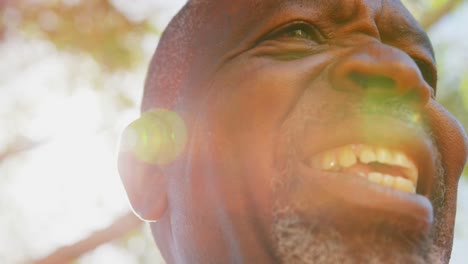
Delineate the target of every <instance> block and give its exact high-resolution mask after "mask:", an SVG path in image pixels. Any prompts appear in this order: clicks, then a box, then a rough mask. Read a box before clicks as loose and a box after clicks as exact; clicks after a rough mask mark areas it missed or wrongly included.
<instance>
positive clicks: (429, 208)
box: [119, 0, 467, 263]
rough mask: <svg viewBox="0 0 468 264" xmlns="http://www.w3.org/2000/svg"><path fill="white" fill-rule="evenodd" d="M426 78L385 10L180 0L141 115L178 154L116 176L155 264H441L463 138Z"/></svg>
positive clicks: (422, 40) (415, 29) (131, 164)
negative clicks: (156, 123)
mask: <svg viewBox="0 0 468 264" xmlns="http://www.w3.org/2000/svg"><path fill="white" fill-rule="evenodd" d="M436 82H437V76H436V66H435V62H434V54H433V50H432V47H431V44H430V42H429V39H428V37H427V35H426V34H425V33H424V31H423V30H422V29H421V27H420V26H419V25H418V24H417V22H416V21H415V20H414V19H413V17H412V16H411V15H410V14H409V12H408V11H407V10H406V9H405V8H404V7H403V5H402V4H401V3H400V1H397V0H353V1H350V0H327V1H325V0H323V1H322V0H308V1H305V0H281V1H280V0H236V1H231V0H212V1H206V0H198V1H197V0H193V1H189V2H188V3H187V4H186V6H185V7H184V8H183V9H182V10H181V11H180V12H179V14H178V15H177V16H176V17H175V18H174V19H173V20H172V22H171V23H170V24H169V26H168V28H167V29H166V31H165V33H164V34H163V37H162V38H161V42H160V44H159V46H158V48H157V51H156V53H155V55H154V58H153V61H152V64H151V67H150V70H149V74H148V78H147V82H146V86H145V93H144V99H143V105H142V111H143V112H146V111H149V110H151V109H154V108H165V109H170V110H171V111H173V112H175V113H177V115H178V116H180V117H181V118H182V119H183V120H184V122H185V125H186V127H187V135H188V137H187V144H186V145H185V148H184V151H182V153H181V154H180V155H179V156H178V157H177V159H176V160H175V161H173V162H171V163H168V164H166V163H164V164H162V163H151V162H145V161H142V160H140V159H139V158H138V156H137V155H134V153H133V152H128V151H122V152H121V154H120V158H119V163H120V164H119V167H120V168H119V169H120V173H121V177H122V180H123V182H124V184H125V188H126V190H127V193H128V196H129V200H130V202H131V204H132V206H133V208H134V210H135V212H136V213H137V214H138V215H139V216H140V217H141V218H143V219H145V220H148V221H155V222H153V223H151V228H152V231H153V234H154V237H155V240H156V242H157V245H158V247H159V248H160V250H161V253H162V255H163V257H164V258H165V260H166V261H167V262H168V263H447V262H448V261H449V258H450V252H451V246H452V239H453V226H454V217H455V208H456V194H457V184H458V179H459V176H460V174H461V172H462V169H463V166H464V163H465V161H466V156H467V141H466V136H465V134H464V132H463V131H462V128H461V127H460V125H459V124H458V122H457V121H456V120H455V119H454V118H453V117H452V115H451V114H450V113H448V112H447V111H446V110H445V109H444V108H443V107H441V106H440V105H439V104H438V103H437V102H436V100H435V94H436ZM175 140H177V139H175Z"/></svg>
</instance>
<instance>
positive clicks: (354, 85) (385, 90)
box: [330, 43, 432, 105]
mask: <svg viewBox="0 0 468 264" xmlns="http://www.w3.org/2000/svg"><path fill="white" fill-rule="evenodd" d="M330 78H331V80H330V81H331V83H332V86H333V88H334V89H337V90H341V91H349V92H356V93H366V94H369V95H375V96H379V97H387V96H394V97H395V96H401V98H409V99H410V100H411V101H414V102H416V103H417V104H421V105H425V104H426V103H427V102H428V100H429V98H430V96H431V91H432V89H431V87H430V86H429V85H428V84H427V83H426V81H425V80H424V78H423V77H422V74H421V72H420V70H419V68H418V66H417V65H416V63H415V62H414V61H413V60H412V59H411V58H410V57H409V56H408V55H407V54H406V53H404V52H403V51H401V50H398V49H396V48H393V47H390V46H387V45H384V44H381V43H374V44H369V45H366V46H363V47H361V48H359V49H358V50H355V51H354V52H352V53H351V54H349V55H347V56H346V57H344V58H342V59H341V60H339V61H338V62H337V63H336V64H335V65H334V67H333V68H332V72H331V74H330Z"/></svg>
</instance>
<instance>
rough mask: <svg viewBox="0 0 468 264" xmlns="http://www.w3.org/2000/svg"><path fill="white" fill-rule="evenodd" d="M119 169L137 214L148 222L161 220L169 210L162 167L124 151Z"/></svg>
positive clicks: (165, 180) (120, 156) (120, 158)
mask: <svg viewBox="0 0 468 264" xmlns="http://www.w3.org/2000/svg"><path fill="white" fill-rule="evenodd" d="M118 169H119V174H120V178H121V180H122V183H123V185H124V187H125V191H126V192H127V196H128V199H129V201H130V204H131V206H132V208H133V211H134V212H135V214H136V215H137V216H138V217H139V218H141V219H142V220H144V221H148V222H154V221H156V220H158V219H160V218H161V217H162V215H163V214H164V212H165V211H166V209H167V179H166V176H165V175H164V173H163V172H162V170H161V167H160V166H159V165H156V164H151V163H147V162H144V161H141V160H139V159H138V158H137V157H136V156H135V155H134V153H132V152H131V151H124V152H120V153H119V158H118Z"/></svg>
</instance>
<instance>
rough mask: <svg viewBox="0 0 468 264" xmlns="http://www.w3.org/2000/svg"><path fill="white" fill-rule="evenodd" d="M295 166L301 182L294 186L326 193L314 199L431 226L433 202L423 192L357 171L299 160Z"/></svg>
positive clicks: (415, 225)
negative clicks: (373, 179)
mask: <svg viewBox="0 0 468 264" xmlns="http://www.w3.org/2000/svg"><path fill="white" fill-rule="evenodd" d="M298 170H299V171H298V173H299V175H298V176H299V177H300V178H301V179H300V182H301V184H300V186H297V187H296V188H299V191H301V190H302V191H304V193H311V191H312V192H314V193H315V192H320V194H321V195H322V196H326V197H320V198H319V199H320V200H321V201H316V200H315V197H311V199H314V200H315V201H314V202H318V203H320V202H323V201H327V202H329V201H335V205H337V204H339V205H340V206H339V207H343V208H346V209H347V210H349V209H350V208H351V209H353V208H354V209H359V210H358V211H360V212H363V211H364V212H369V213H372V214H375V213H378V214H380V215H383V216H384V217H386V218H392V219H397V221H404V222H406V224H408V225H414V226H413V227H414V228H418V229H421V231H424V232H427V231H429V229H430V227H431V226H432V223H433V215H434V214H433V208H432V204H431V202H430V201H429V199H428V198H427V197H425V196H423V195H419V194H412V193H406V192H402V191H399V190H395V189H393V188H389V187H385V186H381V185H378V184H375V183H372V182H369V181H367V180H366V179H365V178H362V177H359V176H356V175H347V174H343V173H336V172H326V171H323V170H318V169H313V168H310V167H308V166H306V165H305V164H301V165H300V166H299V168H298ZM301 193H302V192H301ZM341 205H343V206H341ZM354 209H353V210H354Z"/></svg>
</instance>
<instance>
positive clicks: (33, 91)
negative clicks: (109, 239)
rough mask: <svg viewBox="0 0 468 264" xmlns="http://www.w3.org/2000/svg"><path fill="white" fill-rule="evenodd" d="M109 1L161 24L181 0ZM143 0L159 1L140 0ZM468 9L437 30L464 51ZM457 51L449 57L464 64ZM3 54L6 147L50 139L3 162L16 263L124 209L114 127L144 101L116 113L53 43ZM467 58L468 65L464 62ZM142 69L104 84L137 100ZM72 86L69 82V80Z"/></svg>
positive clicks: (459, 227) (3, 208)
mask: <svg viewBox="0 0 468 264" xmlns="http://www.w3.org/2000/svg"><path fill="white" fill-rule="evenodd" d="M113 2H114V3H116V5H119V6H121V8H122V10H125V12H126V13H127V14H128V15H129V16H130V17H133V18H134V19H135V20H138V19H141V16H147V15H149V14H147V13H145V12H147V11H146V10H153V11H154V10H155V9H158V10H160V11H161V12H162V14H163V15H162V16H161V17H160V18H159V19H158V21H155V23H156V24H158V25H165V24H166V23H167V21H168V19H169V18H170V17H171V16H172V15H173V14H174V13H175V12H176V10H177V9H178V8H179V7H180V6H181V5H182V4H183V2H184V1H180V0H178V1H164V0H159V1H154V0H138V1H133V2H132V5H128V4H127V5H126V4H125V1H124V0H114V1H113ZM140 2H141V3H142V5H139V4H138V3H140ZM127 3H128V2H127ZM143 3H146V4H147V5H150V6H152V8H153V9H151V8H143V9H141V8H140V7H141V6H144V5H143ZM467 13H468V4H465V6H464V9H463V10H460V12H458V13H457V14H455V15H454V16H451V17H450V18H449V19H447V20H445V21H443V23H441V24H440V25H439V26H438V27H437V28H435V30H434V31H433V32H432V33H431V37H433V38H434V39H441V40H445V41H447V40H450V39H453V40H456V43H457V47H458V48H460V49H464V50H468V39H467V38H468V35H467V34H465V35H464V36H460V34H459V32H458V31H457V30H455V29H459V28H460V25H468V20H467V17H468V16H466V14H467ZM461 37H463V38H462V39H460V38H461ZM436 43H437V41H436ZM145 45H146V50H147V53H148V57H149V56H150V55H151V53H152V51H153V49H154V46H155V45H156V41H155V39H154V38H149V39H148V42H147V43H146V44H145ZM457 54H459V53H455V54H453V55H450V57H449V58H450V59H451V60H453V61H454V63H462V62H461V60H460V56H458V57H457ZM463 54H465V55H466V54H468V53H466V52H465V53H463ZM0 58H2V62H1V63H0V80H1V81H0V123H2V124H6V125H5V127H8V128H9V129H2V130H0V147H2V148H3V144H4V143H5V142H7V141H8V140H11V135H13V134H17V133H18V132H21V133H24V134H25V135H26V136H31V137H32V138H34V139H37V140H50V141H48V142H49V143H47V144H46V145H44V146H41V147H40V148H37V149H36V150H34V151H31V152H28V153H26V154H23V155H19V156H18V157H16V158H14V159H10V160H7V161H6V162H4V163H2V164H0V175H1V177H0V212H1V213H2V214H3V215H2V216H1V217H0V227H2V230H1V231H0V233H1V235H0V263H15V262H18V261H20V260H23V259H25V258H28V257H37V256H41V255H44V254H47V253H48V252H50V251H51V250H53V249H55V248H57V247H59V246H62V245H65V244H68V243H73V242H75V241H76V240H78V239H80V238H83V237H84V236H86V234H88V233H89V232H91V231H93V230H96V229H98V228H101V227H104V226H106V225H107V224H108V223H110V222H111V221H112V220H113V219H114V218H115V217H116V216H118V215H120V214H121V213H123V212H125V211H126V210H128V204H127V201H126V198H125V195H124V192H123V189H122V186H121V184H120V181H119V177H118V175H117V172H116V166H115V162H116V161H115V149H116V133H117V131H121V130H122V128H123V127H124V126H125V125H126V124H128V123H129V122H130V121H131V120H132V119H133V118H135V117H137V115H138V110H137V108H135V109H132V110H129V111H126V112H123V113H122V112H121V113H118V114H116V113H110V112H109V111H108V110H106V109H103V107H105V104H103V101H105V97H106V96H108V94H100V93H96V92H95V90H94V89H93V88H92V87H93V85H94V82H95V78H94V77H95V76H93V71H95V69H96V67H97V66H96V65H95V64H94V62H93V61H92V60H91V59H89V58H84V59H83V58H76V57H73V56H71V55H67V54H60V53H57V52H56V51H55V50H54V48H53V47H52V46H51V45H49V44H47V43H43V42H40V41H34V42H31V41H24V40H22V39H15V40H12V41H10V42H8V43H5V44H3V45H0ZM461 59H462V61H463V63H465V64H466V61H468V59H467V58H465V59H464V60H463V58H461ZM459 68H463V67H459ZM465 69H466V68H465ZM145 74H146V67H141V68H139V69H137V70H136V71H135V72H131V73H125V74H122V73H121V74H118V75H116V76H113V77H112V78H110V79H109V80H105V82H104V85H105V86H106V85H107V86H112V87H114V86H115V87H116V89H126V90H128V91H129V92H128V96H129V97H130V98H132V99H133V100H134V101H135V102H137V101H138V99H139V98H140V95H141V89H142V87H143V80H144V77H145ZM70 79H73V84H72V85H71V84H70ZM70 85H71V87H69V88H70V89H69V90H67V91H64V89H63V87H68V86H70ZM129 87H132V89H128V88H129ZM103 105H104V106H103ZM28 107H31V110H29V109H27V108H28ZM12 109H21V110H24V111H23V113H26V114H20V113H16V112H15V111H13V112H12ZM15 120H19V121H18V122H17V121H15ZM2 126H3V125H2ZM18 130H21V131H18ZM459 201H460V203H459V213H458V215H457V223H456V234H457V237H456V241H455V245H454V252H453V260H452V262H451V263H453V264H462V263H466V259H468V255H467V251H466V249H467V248H468V181H467V180H463V181H462V182H461V185H460V198H459ZM130 242H131V241H130ZM132 243H134V245H133V247H131V248H133V249H135V250H138V248H143V247H144V245H142V244H141V243H143V242H141V241H133V242H132ZM148 250H151V249H148ZM148 254H150V255H151V254H153V255H154V253H148ZM154 258H155V256H152V259H153V260H154ZM139 261H140V260H138V258H136V257H135V256H133V255H132V252H128V251H126V250H124V249H123V248H122V247H120V246H118V245H113V244H109V245H105V246H103V247H100V248H99V249H98V250H97V251H96V252H94V253H92V254H90V255H87V256H85V258H84V259H83V262H84V263H125V264H127V263H141V262H139Z"/></svg>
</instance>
